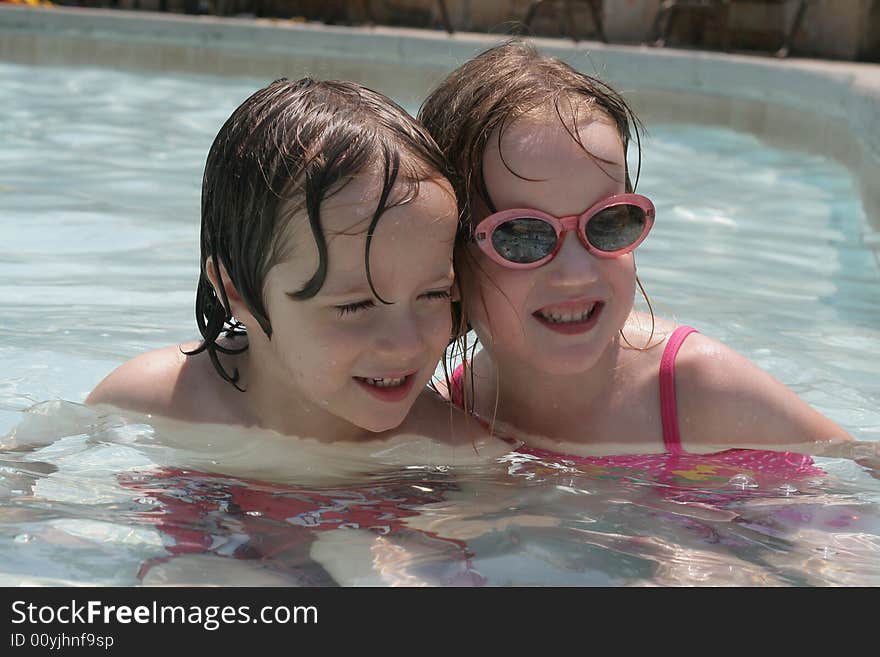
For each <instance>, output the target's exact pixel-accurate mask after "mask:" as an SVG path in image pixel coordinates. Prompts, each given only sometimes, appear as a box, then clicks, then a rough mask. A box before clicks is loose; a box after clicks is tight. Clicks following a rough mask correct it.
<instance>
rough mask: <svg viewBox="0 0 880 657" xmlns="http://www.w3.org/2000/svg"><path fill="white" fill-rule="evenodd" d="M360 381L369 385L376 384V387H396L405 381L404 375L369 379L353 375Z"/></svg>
mask: <svg viewBox="0 0 880 657" xmlns="http://www.w3.org/2000/svg"><path fill="white" fill-rule="evenodd" d="M354 378H355V379H357V380H358V381H360V382H361V383H365V384H367V385H370V386H376V387H377V388H398V387H400V386H402V385H403V384H404V383H406V379H407V377H406V376H401V377H398V378H379V379H371V378H364V377H362V376H356V377H354Z"/></svg>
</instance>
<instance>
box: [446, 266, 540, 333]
mask: <svg viewBox="0 0 880 657" xmlns="http://www.w3.org/2000/svg"><path fill="white" fill-rule="evenodd" d="M483 269H484V270H483V272H481V273H480V274H479V276H473V275H471V276H468V277H467V279H466V282H465V284H464V285H463V289H464V302H465V309H466V311H467V313H468V319H469V320H470V322H471V324H472V326H473V327H474V328H475V329H477V331H479V332H481V333H485V334H489V335H491V336H492V340H493V342H496V343H498V342H508V341H510V340H512V339H515V338H516V337H517V336H521V335H522V322H523V318H522V313H523V312H524V310H523V308H524V307H525V302H526V300H527V298H528V293H529V290H530V289H531V282H530V279H529V277H528V275H527V274H523V273H522V272H511V271H510V270H506V269H501V270H500V271H498V270H495V269H494V268H491V269H490V266H489V265H487V266H484V268H483ZM485 337H487V336H484V338H485Z"/></svg>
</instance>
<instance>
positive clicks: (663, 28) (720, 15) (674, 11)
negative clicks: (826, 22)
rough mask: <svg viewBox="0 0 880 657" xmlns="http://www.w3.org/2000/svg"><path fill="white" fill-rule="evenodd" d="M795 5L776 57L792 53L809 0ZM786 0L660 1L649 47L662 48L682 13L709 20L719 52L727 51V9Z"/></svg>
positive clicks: (728, 47) (728, 10)
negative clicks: (718, 43)
mask: <svg viewBox="0 0 880 657" xmlns="http://www.w3.org/2000/svg"><path fill="white" fill-rule="evenodd" d="M793 1H795V2H797V9H796V10H795V15H794V19H793V20H792V21H791V24H790V25H789V26H788V27H787V28H785V27H784V26H783V29H782V33H783V34H782V45H781V46H780V48H779V49H778V50H777V51H776V55H777V56H778V57H787V56H788V54H789V52H790V50H791V42H792V39H793V38H794V35H795V34H796V33H797V31H798V29H799V28H800V26H801V23H802V22H803V19H804V14H805V13H806V10H807V2H808V0H793ZM787 2H789V0H663V2H661V3H660V8H659V9H658V10H657V15H656V16H655V18H654V23H653V25H652V26H651V32H650V34H649V35H648V37H647V42H648V43H649V44H651V45H654V46H658V47H662V46H665V45H666V43H667V41H668V40H669V36H670V34H672V32H673V28H674V26H675V23H676V20H677V19H678V18H679V17H680V16H681V15H683V14H700V19H701V22H702V21H706V20H708V21H711V22H713V23H714V24H715V27H716V29H717V31H718V33H719V39H720V43H721V49H722V50H725V51H727V50H730V40H731V37H730V10H731V7H732V5H735V4H763V5H784V4H786V3H787Z"/></svg>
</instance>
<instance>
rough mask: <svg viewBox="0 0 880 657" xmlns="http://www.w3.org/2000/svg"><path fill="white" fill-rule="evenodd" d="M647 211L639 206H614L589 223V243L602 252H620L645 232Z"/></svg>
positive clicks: (597, 215)
mask: <svg viewBox="0 0 880 657" xmlns="http://www.w3.org/2000/svg"><path fill="white" fill-rule="evenodd" d="M645 221H646V217H645V211H644V210H642V208H640V207H639V206H637V205H628V204H621V205H612V206H611V207H610V208H605V209H604V210H602V211H601V212H599V213H598V214H596V215H595V216H593V218H592V219H590V221H588V222H587V241H589V242H590V244H592V245H593V246H595V247H596V248H597V249H599V250H600V251H609V252H610V251H620V250H621V249H625V248H626V247H628V246H631V245H632V244H634V243H635V242H636V241H637V240H638V239H639V237H641V235H642V233H643V232H644V230H645Z"/></svg>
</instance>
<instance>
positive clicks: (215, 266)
mask: <svg viewBox="0 0 880 657" xmlns="http://www.w3.org/2000/svg"><path fill="white" fill-rule="evenodd" d="M205 273H206V274H207V276H208V280H209V281H211V285H212V286H213V287H214V293H215V294H216V295H217V298H219V299H221V300H222V299H223V295H222V294H221V293H220V286H221V285H222V286H223V291H224V292H225V293H226V299H227V300H228V301H229V306H230V308H229V310H230V312H231V313H232V316H233V317H235V318H236V319H237V320H238V321H240V322H242V323H243V324H244V325H245V326H253V325H254V318H253V315H251V313H250V311H249V310H248V307H247V304H246V303H245V302H244V300H242V298H241V295H240V294H239V293H238V289H236V287H235V284H234V283H233V282H232V279H231V278H230V277H229V272H227V271H226V267H224V266H223V263H222V262H215V261H214V258H211V257H209V258H208V259H207V260H205Z"/></svg>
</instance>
